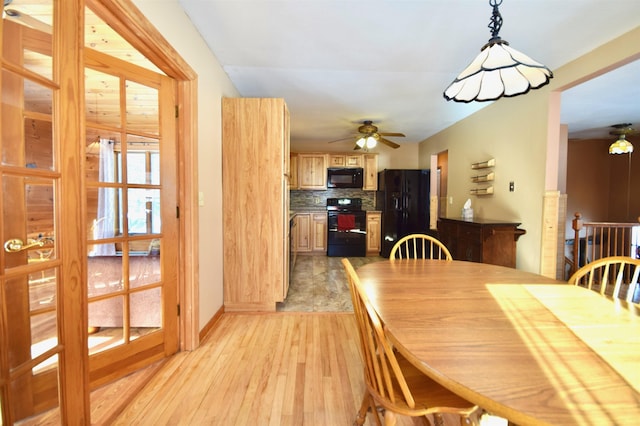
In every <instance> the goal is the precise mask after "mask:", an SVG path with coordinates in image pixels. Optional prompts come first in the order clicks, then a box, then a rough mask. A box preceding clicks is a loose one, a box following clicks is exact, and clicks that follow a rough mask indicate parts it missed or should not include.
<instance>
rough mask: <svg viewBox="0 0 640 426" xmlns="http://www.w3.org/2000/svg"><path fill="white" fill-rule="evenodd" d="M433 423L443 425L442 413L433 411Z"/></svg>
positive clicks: (436, 425) (435, 425)
mask: <svg viewBox="0 0 640 426" xmlns="http://www.w3.org/2000/svg"><path fill="white" fill-rule="evenodd" d="M433 424H434V426H444V419H443V418H442V414H440V413H433Z"/></svg>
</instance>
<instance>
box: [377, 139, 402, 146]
mask: <svg viewBox="0 0 640 426" xmlns="http://www.w3.org/2000/svg"><path fill="white" fill-rule="evenodd" d="M378 142H382V143H383V144H385V145H387V146H390V147H391V148H393V149H396V148H400V145H398V144H397V143H395V142H391V141H390V140H389V139H385V138H382V137H381V138H380V139H378Z"/></svg>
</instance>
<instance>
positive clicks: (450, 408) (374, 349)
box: [342, 258, 482, 426]
mask: <svg viewBox="0 0 640 426" xmlns="http://www.w3.org/2000/svg"><path fill="white" fill-rule="evenodd" d="M342 264H343V265H344V268H345V270H346V273H347V278H348V282H349V288H350V290H351V299H352V301H353V310H354V313H355V317H356V322H357V326H358V334H359V337H360V353H361V355H362V361H363V364H364V381H365V384H366V391H365V395H364V398H363V400H362V405H361V407H360V410H359V412H358V414H357V417H356V420H355V421H354V424H355V425H362V424H364V421H365V420H366V416H367V413H368V412H371V413H372V414H374V415H375V416H376V417H375V420H376V423H377V424H378V425H380V419H379V417H378V407H380V409H382V410H383V411H384V424H385V426H390V425H395V424H396V414H400V415H405V416H411V417H424V416H428V415H433V417H434V421H435V423H436V425H441V424H442V423H443V418H442V414H443V413H453V414H457V415H459V416H460V424H461V425H469V424H476V421H477V416H478V414H479V413H481V412H482V410H481V408H480V407H478V406H477V405H474V404H472V403H471V402H469V401H467V400H465V399H464V398H461V397H459V396H458V395H456V394H454V393H453V392H450V391H449V390H448V389H446V388H444V387H443V386H441V385H440V384H438V383H437V382H435V381H434V380H432V379H431V378H429V377H428V376H426V375H425V374H424V373H422V372H421V371H420V370H418V369H417V368H416V367H414V366H413V364H411V363H410V362H409V361H408V360H407V359H406V358H404V357H403V356H402V355H401V354H400V353H399V352H398V351H396V350H394V348H393V347H392V345H391V344H390V343H389V340H388V339H387V336H386V335H385V331H384V329H383V326H382V322H381V320H380V318H379V317H378V314H377V313H376V311H375V310H374V309H373V307H372V306H371V304H370V302H369V299H368V298H367V296H366V294H365V293H364V290H363V289H362V284H361V283H360V279H359V278H358V275H357V274H356V272H355V270H354V269H353V266H352V265H351V262H349V260H348V259H346V258H345V259H342ZM425 338H426V337H425Z"/></svg>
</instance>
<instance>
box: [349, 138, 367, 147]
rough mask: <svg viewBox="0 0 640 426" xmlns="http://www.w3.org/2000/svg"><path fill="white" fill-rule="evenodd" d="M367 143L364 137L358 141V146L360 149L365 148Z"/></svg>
mask: <svg viewBox="0 0 640 426" xmlns="http://www.w3.org/2000/svg"><path fill="white" fill-rule="evenodd" d="M352 140H353V139H352ZM366 143H367V141H366V139H365V138H364V137H361V138H360V139H358V140H357V141H356V145H357V146H359V147H360V148H363V147H364V146H365V144H366Z"/></svg>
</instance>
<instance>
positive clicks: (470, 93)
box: [444, 0, 553, 103]
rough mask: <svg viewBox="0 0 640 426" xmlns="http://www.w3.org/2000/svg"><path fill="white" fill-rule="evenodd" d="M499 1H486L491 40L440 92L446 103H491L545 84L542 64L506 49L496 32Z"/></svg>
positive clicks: (548, 74)
mask: <svg viewBox="0 0 640 426" xmlns="http://www.w3.org/2000/svg"><path fill="white" fill-rule="evenodd" d="M500 4H502V0H489V5H490V6H492V7H493V14H492V16H491V21H490V22H489V28H490V29H491V38H490V39H489V42H488V43H487V44H485V45H484V46H483V47H482V49H480V54H479V55H478V56H477V57H476V58H475V59H474V60H473V61H472V62H471V64H469V66H468V67H467V68H465V69H464V70H463V71H462V72H461V73H460V75H458V77H456V79H455V80H453V82H452V83H451V84H450V85H449V87H447V89H446V90H445V91H444V97H445V99H446V100H448V101H451V100H453V101H456V102H467V103H468V102H472V101H479V102H484V101H495V100H496V99H500V98H501V97H503V96H504V97H513V96H518V95H522V94H524V93H527V92H528V91H529V90H531V89H538V88H540V87H542V86H544V85H546V84H548V83H549V80H550V79H551V78H553V73H552V72H551V71H550V70H549V69H548V68H547V67H545V66H544V65H542V64H541V63H539V62H536V61H534V60H533V59H531V58H530V57H528V56H527V55H525V54H524V53H521V52H518V51H517V50H515V49H512V48H511V47H509V43H508V42H507V41H506V40H502V39H501V38H500V36H499V35H498V33H499V32H500V28H501V27H502V16H501V15H500V11H499V10H498V6H500Z"/></svg>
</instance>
